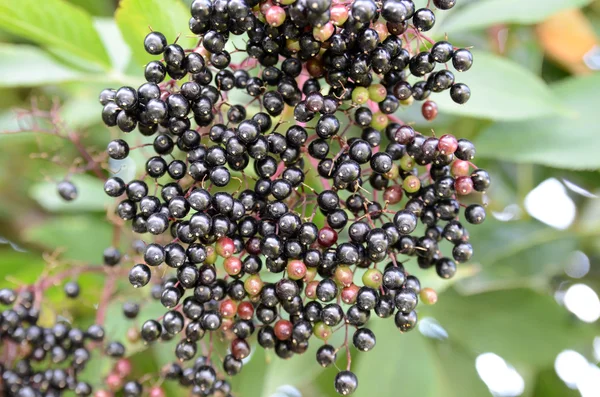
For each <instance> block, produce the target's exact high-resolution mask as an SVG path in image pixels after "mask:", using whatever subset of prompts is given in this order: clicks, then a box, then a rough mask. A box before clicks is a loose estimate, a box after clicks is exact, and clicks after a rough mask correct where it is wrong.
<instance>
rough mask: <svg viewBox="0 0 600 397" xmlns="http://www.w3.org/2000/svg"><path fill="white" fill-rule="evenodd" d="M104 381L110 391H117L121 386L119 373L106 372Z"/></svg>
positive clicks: (121, 381) (121, 380)
mask: <svg viewBox="0 0 600 397" xmlns="http://www.w3.org/2000/svg"><path fill="white" fill-rule="evenodd" d="M105 383H106V386H107V387H108V388H109V389H110V390H111V391H118V390H119V389H121V387H122V386H123V379H121V377H120V376H119V374H116V373H114V372H113V373H110V374H108V376H107V377H106V382H105Z"/></svg>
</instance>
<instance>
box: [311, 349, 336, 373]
mask: <svg viewBox="0 0 600 397" xmlns="http://www.w3.org/2000/svg"><path fill="white" fill-rule="evenodd" d="M316 356H317V362H318V363H319V365H320V366H322V367H324V368H326V367H329V366H331V365H333V364H334V363H335V361H336V358H337V354H336V353H335V348H334V347H333V346H331V345H323V346H321V347H319V349H318V350H317V354H316Z"/></svg>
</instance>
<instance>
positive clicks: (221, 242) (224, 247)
mask: <svg viewBox="0 0 600 397" xmlns="http://www.w3.org/2000/svg"><path fill="white" fill-rule="evenodd" d="M215 250H216V251H217V255H219V256H222V257H223V258H229V257H230V256H231V255H233V253H234V251H235V244H234V243H233V240H232V239H230V238H229V237H221V238H220V239H218V240H217V243H216V244H215Z"/></svg>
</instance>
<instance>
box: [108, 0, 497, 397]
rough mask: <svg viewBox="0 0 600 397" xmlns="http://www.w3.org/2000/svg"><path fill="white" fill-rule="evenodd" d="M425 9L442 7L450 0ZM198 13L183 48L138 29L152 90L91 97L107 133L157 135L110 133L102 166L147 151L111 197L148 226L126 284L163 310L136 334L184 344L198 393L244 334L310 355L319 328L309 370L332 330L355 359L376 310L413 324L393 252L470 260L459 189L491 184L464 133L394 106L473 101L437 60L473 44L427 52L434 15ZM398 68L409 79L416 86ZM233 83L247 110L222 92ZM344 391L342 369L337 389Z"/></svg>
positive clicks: (403, 6)
mask: <svg viewBox="0 0 600 397" xmlns="http://www.w3.org/2000/svg"><path fill="white" fill-rule="evenodd" d="M433 4H434V5H435V6H436V7H437V8H438V9H442V10H446V9H450V8H452V7H453V6H454V4H455V1H454V0H434V1H433ZM191 13H192V18H191V19H190V24H189V25H190V26H189V27H190V30H191V31H192V33H194V34H196V35H198V36H199V42H198V45H197V47H196V48H193V49H189V50H187V49H184V48H182V47H181V46H179V45H178V44H177V43H176V42H175V43H172V44H169V43H168V41H167V38H166V37H165V36H164V35H162V34H161V33H159V32H150V33H149V34H148V35H147V36H146V38H145V40H144V47H145V49H146V51H147V52H148V53H150V54H152V55H157V56H161V57H162V59H161V60H155V61H152V62H150V63H148V64H147V65H146V68H145V78H146V80H147V83H145V84H143V85H142V86H140V87H139V88H137V89H136V88H132V87H121V88H119V89H117V90H113V89H106V90H104V91H103V92H102V93H101V94H100V102H101V104H102V105H103V106H104V108H103V111H102V118H103V120H104V122H105V124H106V125H107V126H110V127H112V126H117V127H118V128H119V129H120V130H121V131H123V132H125V133H129V132H131V131H133V130H135V129H136V128H137V130H138V131H139V132H140V133H141V135H142V136H145V137H152V138H150V140H148V138H144V139H146V140H145V142H147V143H144V144H141V145H138V146H136V147H135V148H130V146H129V144H128V143H127V142H126V141H125V140H123V139H116V140H113V141H111V142H110V143H109V145H108V148H107V152H108V155H109V156H110V157H111V158H112V159H115V160H122V159H125V158H126V157H127V156H128V155H129V153H130V151H131V150H134V149H135V150H147V149H149V148H150V147H151V148H152V149H153V151H154V155H152V156H151V157H150V158H148V160H147V162H146V165H145V175H144V176H143V177H141V178H139V179H136V180H132V181H128V182H125V181H123V180H122V179H121V178H119V177H116V176H113V177H111V178H109V179H108V180H107V181H106V184H105V191H106V193H107V194H108V195H109V196H111V197H115V198H119V199H120V201H119V204H118V206H117V208H116V213H117V215H118V216H119V217H120V218H121V219H123V220H125V221H131V228H132V230H133V231H134V232H135V233H140V234H144V235H145V240H146V245H145V246H144V247H143V248H142V250H141V256H143V262H144V263H138V264H135V265H134V266H133V267H132V268H131V271H130V273H129V281H130V282H131V284H132V285H133V286H134V287H136V288H137V287H143V286H146V285H148V284H149V283H151V282H152V296H153V297H154V298H155V299H157V300H160V302H161V303H162V305H163V306H164V307H165V308H166V309H167V311H166V313H165V314H164V316H162V318H160V319H147V320H146V321H145V322H144V323H143V325H142V327H141V332H140V335H141V338H142V339H143V340H144V341H145V342H147V343H152V342H155V341H159V340H171V339H173V338H177V340H178V343H177V346H176V348H175V356H176V358H177V359H178V361H179V362H175V363H173V364H172V365H171V366H169V367H168V368H166V369H165V377H166V379H169V380H174V381H178V382H179V383H180V384H181V385H183V386H188V387H190V388H191V391H192V394H194V395H202V396H208V395H226V396H229V395H231V390H230V389H231V387H230V385H229V383H228V382H227V380H226V377H227V376H231V375H235V374H237V373H239V372H240V371H241V370H242V366H243V361H242V360H243V359H244V358H246V357H248V356H249V354H250V352H251V344H250V342H249V339H250V338H251V337H252V336H253V335H254V334H256V338H257V340H258V344H259V345H260V346H262V347H263V348H265V349H274V351H275V353H276V354H277V355H278V356H279V357H281V358H284V359H285V358H290V357H292V356H293V355H294V354H303V353H304V352H306V350H307V349H308V346H309V342H310V340H314V339H313V336H314V337H315V338H317V339H320V340H322V341H323V342H324V343H323V345H322V346H321V347H320V348H319V349H318V351H317V354H316V359H317V362H318V363H319V364H320V365H322V366H324V367H328V366H332V365H333V364H334V363H335V362H336V360H337V356H338V352H339V348H336V347H335V346H333V345H332V344H330V343H329V342H330V341H331V337H332V334H333V333H334V332H335V331H337V330H338V329H341V328H346V331H347V330H348V328H351V329H353V330H354V331H353V333H352V334H351V335H352V344H353V345H354V346H355V347H356V348H357V349H358V350H359V351H369V350H371V349H372V348H374V347H375V344H376V337H375V335H374V333H373V332H372V331H371V330H370V329H369V328H367V325H368V322H369V319H370V317H371V314H372V313H375V315H377V316H378V317H381V318H389V317H393V318H394V321H395V324H396V326H397V327H398V328H399V330H400V331H402V332H406V331H410V330H411V329H413V328H414V327H415V325H416V323H417V312H416V306H417V303H418V301H419V296H421V297H423V296H425V297H427V295H426V294H425V295H424V294H423V291H424V290H422V289H421V285H420V282H419V280H418V279H417V277H415V276H414V275H411V274H410V273H409V271H408V270H407V269H406V268H405V266H404V262H406V261H407V260H408V259H410V258H413V257H414V258H416V259H417V264H418V266H419V267H420V268H423V269H426V268H430V267H433V268H435V271H436V272H437V274H438V275H439V276H440V277H442V278H451V277H452V276H454V274H455V273H456V270H457V263H461V262H465V261H468V260H469V259H470V258H471V256H472V254H473V248H472V246H471V244H470V243H469V234H468V231H467V229H466V227H465V226H464V225H463V223H462V222H461V221H460V220H459V215H460V208H461V206H465V207H466V209H465V211H464V218H465V219H466V221H467V222H468V223H471V224H479V223H481V222H483V221H484V219H485V216H486V214H485V210H484V208H483V207H482V206H481V205H479V204H471V205H468V206H467V205H465V204H461V197H464V196H467V195H471V193H474V192H485V191H486V190H487V189H488V187H489V185H490V178H489V175H488V173H487V172H486V171H484V170H482V169H477V168H476V167H475V166H474V165H473V164H472V163H471V160H472V159H473V157H474V155H475V147H474V145H473V144H472V143H471V142H469V141H467V140H465V139H457V138H455V137H454V136H452V135H444V136H441V137H439V138H438V137H435V136H424V135H422V134H420V133H419V132H417V131H415V129H414V128H413V127H411V126H410V125H408V124H406V123H404V122H402V121H400V120H399V119H398V118H396V117H395V116H393V114H394V113H395V112H396V110H398V109H399V108H400V106H408V105H410V104H411V103H412V101H414V100H417V101H423V100H426V99H427V98H428V97H429V96H430V93H431V92H441V91H444V90H449V91H450V96H451V97H452V99H453V100H454V101H455V102H457V103H460V104H463V103H465V102H467V100H468V99H469V97H470V90H469V88H468V87H467V86H466V85H464V84H461V83H456V82H455V78H454V74H453V73H452V72H451V71H450V70H449V68H448V67H443V66H444V65H445V64H448V63H451V65H452V67H453V68H454V69H455V70H456V71H459V72H462V71H466V70H468V69H469V68H470V67H471V65H472V63H473V58H472V55H471V53H470V52H469V51H468V50H467V49H458V48H454V47H453V46H452V45H451V44H450V43H449V42H447V41H440V42H437V43H436V42H433V43H431V44H432V45H428V43H429V40H428V39H427V38H426V37H425V36H423V34H422V32H425V31H427V30H429V29H431V28H432V27H433V25H434V23H435V14H434V13H433V11H432V10H431V9H428V8H422V9H418V10H416V9H415V6H414V3H413V2H412V0H384V1H383V2H381V3H376V2H374V1H372V0H354V1H352V2H349V3H332V2H331V1H330V0H295V1H294V0H285V1H281V2H271V1H270V0H266V1H263V2H260V3H259V1H258V0H195V1H193V3H192V5H191ZM230 35H236V36H241V35H244V38H247V42H246V47H245V49H242V50H240V49H236V50H235V52H236V53H237V52H245V53H246V55H247V57H246V58H245V59H244V60H243V61H242V63H241V64H235V63H232V60H231V59H232V53H233V52H234V51H232V50H231V49H230V48H229V47H228V45H230V46H231V45H233V44H232V40H230ZM415 45H416V46H415ZM423 48H428V49H427V50H426V51H422V49H423ZM437 65H442V67H441V68H440V69H439V70H438V71H436V70H435V69H436V66H437ZM409 75H411V76H413V77H417V78H419V79H422V80H421V81H418V82H416V83H414V84H411V83H409V82H408V79H409ZM236 90H237V91H240V92H241V93H242V96H243V93H245V94H247V95H248V101H246V103H236V101H234V100H233V99H232V98H234V95H233V92H232V91H236ZM237 98H239V95H238V96H237ZM422 111H423V114H424V116H425V118H426V119H432V118H434V117H435V115H436V113H437V107H436V105H435V103H434V102H432V101H426V102H425V103H424V104H423V108H422ZM292 115H293V117H294V119H295V120H296V123H294V124H291V125H288V122H287V121H286V117H287V118H291V117H292ZM193 124H194V125H193ZM309 178H313V179H314V178H317V179H320V181H321V184H322V186H323V188H322V189H320V188H319V189H315V188H314V183H308V182H309ZM311 185H313V186H311ZM473 196H476V197H473V198H474V199H475V200H477V199H481V197H480V196H478V195H475V194H474V195H473ZM419 224H421V225H422V226H419ZM442 241H449V243H450V248H448V251H450V252H451V254H450V255H445V254H444V253H443V251H444V250H445V249H444V248H443V247H442V246H441V242H442ZM140 259H141V258H140ZM120 260H121V256H120V253H119V252H118V251H117V250H116V249H114V248H111V249H108V250H107V251H106V252H105V263H106V264H107V265H111V266H114V265H117V264H118V263H119V262H120ZM140 262H141V261H140ZM170 269H173V270H170ZM127 313H129V315H128V314H127ZM126 315H127V316H128V317H130V318H132V317H135V316H136V315H137V312H135V311H134V312H131V308H129V309H128V310H126ZM209 334H210V335H211V336H213V335H215V334H216V335H217V336H218V337H219V338H224V339H226V340H228V341H229V344H230V347H229V352H228V354H227V355H226V356H225V357H224V358H223V360H222V362H220V363H219V362H217V361H216V360H215V359H214V357H210V356H206V353H204V355H202V356H200V357H198V355H199V351H200V347H199V346H202V347H203V348H206V343H207V339H208V338H206V336H207V335H209ZM212 340H213V338H212V337H211V338H210V343H212ZM348 344H349V341H348V340H346V341H345V342H344V346H345V347H346V349H347V348H348ZM209 350H210V348H209ZM204 351H206V350H204ZM357 387H358V380H357V378H356V376H355V375H354V374H353V373H352V372H351V371H350V362H348V363H347V369H346V370H345V371H341V372H339V373H338V375H337V376H336V379H335V389H336V391H337V392H338V393H340V394H342V395H349V394H352V393H353V392H354V391H355V390H356V388H357Z"/></svg>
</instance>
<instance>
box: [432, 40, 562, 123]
mask: <svg viewBox="0 0 600 397" xmlns="http://www.w3.org/2000/svg"><path fill="white" fill-rule="evenodd" d="M473 58H474V61H473V66H472V68H471V69H470V70H469V71H468V72H466V73H456V81H457V82H461V83H465V84H467V85H468V86H469V88H470V89H471V99H470V100H469V101H468V102H467V103H466V104H464V105H459V104H456V103H454V102H453V101H452V99H451V98H450V94H449V93H448V92H443V93H440V94H438V95H435V96H434V97H433V99H434V100H435V102H436V103H437V104H438V107H439V109H440V111H441V112H445V113H452V114H457V115H463V116H471V117H477V118H485V119H492V120H524V119H531V118H535V117H541V116H545V115H551V114H556V113H557V112H561V111H562V112H564V111H565V110H564V109H563V108H562V106H561V104H560V102H559V101H558V99H557V97H555V96H554V95H553V93H552V91H550V89H549V88H548V87H547V86H546V84H545V83H544V82H543V81H542V80H541V79H540V78H539V77H538V76H536V75H535V74H533V73H532V72H530V71H528V70H527V69H525V68H523V67H522V66H520V65H518V64H516V63H514V62H512V61H510V60H507V59H506V58H502V57H499V56H496V55H493V54H491V53H488V52H482V51H473Z"/></svg>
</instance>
